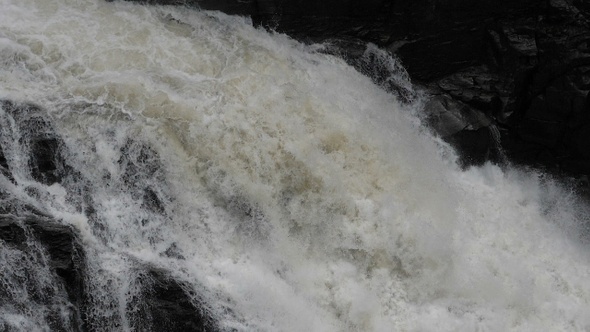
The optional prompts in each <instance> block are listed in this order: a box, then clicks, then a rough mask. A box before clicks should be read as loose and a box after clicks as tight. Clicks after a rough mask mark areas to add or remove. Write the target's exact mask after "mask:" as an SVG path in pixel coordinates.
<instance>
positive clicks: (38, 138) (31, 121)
mask: <svg viewBox="0 0 590 332" xmlns="http://www.w3.org/2000/svg"><path fill="white" fill-rule="evenodd" d="M0 107H1V108H2V109H3V110H4V111H5V112H6V114H7V115H8V116H10V117H12V119H13V120H14V123H15V124H16V126H17V128H18V131H19V133H18V134H16V133H14V132H13V130H14V129H13V128H8V127H9V126H7V125H5V126H4V127H5V128H3V129H4V131H5V133H3V135H6V136H9V135H12V137H11V138H12V141H13V142H14V143H16V142H18V144H17V145H18V148H19V149H21V150H23V151H27V152H28V153H27V154H28V156H29V161H28V166H29V169H30V175H31V177H32V178H33V179H34V180H36V181H38V182H41V183H43V184H47V185H51V184H53V183H56V182H60V181H62V180H63V176H64V175H65V174H66V173H67V170H66V168H67V165H66V163H65V160H64V158H63V155H62V151H61V149H62V146H63V142H62V140H61V139H60V138H59V136H58V135H57V133H56V132H55V130H54V128H53V126H52V124H51V120H50V119H49V117H48V115H47V113H45V112H44V111H43V110H42V109H41V108H39V107H37V106H35V105H31V104H17V103H13V102H11V101H8V100H0ZM15 129H16V128H15ZM17 137H19V139H18V140H17V139H16V138H17ZM2 148H3V149H6V148H7V147H2ZM3 156H4V155H3ZM2 159H3V161H4V164H2V163H1V161H2ZM4 165H5V167H4V168H5V169H8V168H9V165H8V162H7V161H6V158H5V157H4V158H0V169H2V168H1V167H2V166H4Z"/></svg>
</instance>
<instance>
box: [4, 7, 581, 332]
mask: <svg viewBox="0 0 590 332" xmlns="http://www.w3.org/2000/svg"><path fill="white" fill-rule="evenodd" d="M317 48H319V46H315V48H314V47H312V46H305V45H302V44H299V43H297V42H295V41H293V40H291V39H289V38H288V37H286V36H284V35H280V34H272V33H267V32H265V31H262V30H257V29H255V28H253V27H252V26H251V25H250V24H249V23H248V22H247V20H246V19H243V18H238V17H230V16H226V15H223V14H220V13H215V12H198V11H195V10H190V9H185V8H173V7H158V6H154V7H146V6H141V5H136V4H130V3H123V2H114V3H109V2H105V1H101V0H96V1H95V0H0V97H1V98H3V99H9V100H13V101H17V102H28V103H34V104H37V105H40V106H41V107H42V108H43V109H44V110H46V111H47V113H48V114H49V117H50V118H51V119H52V121H53V125H54V126H55V127H56V131H57V132H58V133H59V135H60V136H61V138H62V139H63V140H64V141H65V143H66V146H67V163H68V164H69V165H71V166H72V167H73V168H74V169H76V170H77V171H78V172H79V173H80V176H79V178H80V179H84V180H79V181H69V182H66V183H62V184H53V185H51V186H45V185H43V184H40V183H36V182H35V181H34V180H33V179H32V178H31V176H30V174H29V171H28V170H27V165H26V163H23V160H25V159H26V158H25V157H24V156H22V155H20V154H19V150H18V149H17V148H14V149H12V150H8V151H5V153H6V155H7V159H8V164H9V166H11V169H13V170H16V171H15V172H14V174H15V175H14V176H15V182H16V183H17V184H16V185H15V184H12V183H11V182H9V181H8V180H6V179H2V181H0V182H1V183H2V185H3V186H5V187H7V188H9V191H10V192H11V193H13V194H14V195H18V196H19V197H20V198H21V199H25V200H27V201H29V202H30V204H32V205H33V206H36V207H38V208H39V209H41V210H43V211H45V212H46V213H48V214H50V215H51V216H53V217H55V218H57V219H59V220H60V221H61V222H63V223H65V224H69V225H72V226H74V227H75V228H76V229H77V231H78V232H79V234H80V237H81V241H82V242H83V245H84V248H85V251H86V255H87V265H88V267H87V269H88V275H89V278H88V280H87V285H86V288H87V292H89V293H91V294H92V299H93V302H92V303H91V304H90V305H91V306H92V310H90V315H91V316H92V317H89V321H91V322H94V323H92V324H98V325H92V324H91V326H89V327H90V328H91V329H92V328H94V329H99V330H106V331H117V330H123V331H126V330H133V329H134V325H133V324H134V322H133V321H132V320H130V319H129V310H130V306H129V303H131V301H132V299H133V298H134V296H136V295H137V289H136V288H137V285H135V284H134V280H135V278H136V269H135V267H136V266H138V265H149V266H154V267H157V268H158V269H162V270H164V271H167V273H169V274H170V275H172V276H174V278H176V279H178V280H181V281H183V282H186V283H188V284H190V285H192V287H193V288H194V291H195V294H199V296H200V298H199V300H202V301H204V302H205V303H206V304H207V305H208V306H209V307H210V310H211V315H213V316H215V317H216V319H217V320H218V321H219V322H220V325H221V327H222V328H226V329H228V330H229V329H232V328H233V329H237V330H238V331H589V330H590V279H589V276H590V248H589V247H588V245H587V244H585V243H586V242H585V240H584V237H583V236H580V235H579V234H582V233H581V228H583V227H584V225H585V224H586V223H588V222H589V215H588V210H587V209H586V210H585V208H584V207H583V206H582V205H580V204H578V200H577V199H576V197H575V195H573V194H571V193H570V192H569V191H567V190H566V189H564V188H562V187H560V186H558V185H557V184H555V183H553V182H552V181H549V180H546V179H544V177H543V176H542V175H541V174H525V173H524V172H519V171H516V170H502V169H500V168H498V167H496V166H493V165H485V166H483V167H479V168H471V169H468V170H466V171H461V170H460V169H459V168H458V167H457V166H456V164H455V162H454V159H453V158H454V157H453V153H452V151H451V150H450V149H449V148H448V147H447V146H446V145H445V144H443V143H441V142H440V141H439V140H437V139H436V138H435V137H434V136H432V135H431V134H429V133H428V131H427V130H425V129H424V128H422V127H421V126H420V124H419V121H418V120H417V119H416V117H415V115H414V110H412V109H411V108H412V106H407V105H401V104H400V103H399V102H397V101H396V99H395V97H394V96H392V95H390V94H388V93H386V92H385V91H383V90H381V89H379V88H378V87H377V86H375V85H374V84H373V83H372V82H371V80H370V79H369V78H367V77H364V76H362V75H360V74H358V73H357V72H356V71H355V70H354V69H353V68H351V67H349V66H348V65H346V63H345V62H344V61H342V60H340V59H338V58H335V57H333V56H329V55H324V54H321V53H318V52H317ZM0 118H1V119H2V128H6V127H7V126H8V127H9V126H10V124H11V121H12V120H11V117H10V116H9V115H8V114H7V113H6V112H5V110H0ZM2 135H3V136H2V137H3V138H2V139H3V142H5V141H7V139H8V138H6V137H7V135H8V134H7V133H6V132H4V133H3V134H2ZM12 135H13V136H14V137H17V136H18V133H13V134H12ZM16 141H18V137H17V139H16ZM4 149H5V150H6V147H5V148H4ZM27 187H29V188H30V187H34V188H35V189H36V190H35V192H36V194H35V195H31V194H29V193H30V190H26V188H27ZM146 190H147V191H146ZM146 192H149V193H150V194H149V195H151V196H150V197H152V198H153V197H156V198H157V199H154V200H153V201H152V203H153V204H151V205H149V204H148V205H146V204H145V203H144V201H145V199H143V198H145V193H146ZM88 206H92V213H88V209H85V208H84V207H88ZM0 242H1V241H0ZM170 252H174V254H172V255H171V254H170ZM0 260H1V261H0V263H1V264H2V269H6V271H8V270H14V269H15V268H17V266H18V264H20V263H19V262H21V263H22V260H19V259H17V258H15V256H14V255H11V251H10V250H9V249H8V247H5V246H2V243H0ZM43 274H44V272H43V271H40V272H39V276H38V277H39V278H42V275H43ZM0 281H1V280H0ZM195 300H196V299H195ZM23 301H24V302H23V305H24V306H26V305H27V302H26V299H25V300H23ZM11 308H13V306H9V305H7V304H2V303H0V321H4V324H5V326H11V327H12V328H14V329H16V330H19V329H20V330H23V331H25V330H26V331H29V330H44V329H46V327H44V322H43V320H42V318H39V317H38V316H36V315H34V314H33V313H31V312H30V315H27V314H22V311H21V312H15V311H14V310H13V309H11ZM98 322H100V323H98ZM99 325H100V326H99Z"/></svg>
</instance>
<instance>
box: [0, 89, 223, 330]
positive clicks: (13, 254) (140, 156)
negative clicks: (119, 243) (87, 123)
mask: <svg viewBox="0 0 590 332" xmlns="http://www.w3.org/2000/svg"><path fill="white" fill-rule="evenodd" d="M0 108H1V109H2V118H1V119H0V120H1V121H0V129H1V131H0V133H1V135H0V136H1V139H0V171H1V173H2V175H0V176H4V177H5V178H6V179H7V180H8V181H4V182H1V181H0V199H1V200H2V204H1V205H0V264H1V265H2V267H3V268H2V269H0V309H1V310H0V330H2V331H22V330H23V329H25V330H43V329H47V328H49V329H50V330H51V331H94V330H101V328H102V327H105V328H106V329H109V328H111V327H112V326H120V323H118V322H116V320H117V319H119V320H120V318H121V317H118V316H113V317H106V316H100V319H103V320H109V319H111V320H113V321H114V323H113V322H107V323H105V322H104V321H99V319H97V318H96V317H94V316H95V315H94V312H96V311H97V310H98V311H103V310H104V308H97V307H96V306H97V305H100V304H101V303H102V302H100V301H98V302H97V301H95V300H96V299H95V298H93V296H94V294H93V293H92V289H91V288H92V287H94V286H92V287H91V286H89V285H88V282H89V280H91V279H92V278H93V277H94V276H92V275H88V273H89V272H88V271H89V270H88V264H89V263H88V259H91V258H89V257H88V256H87V251H88V249H87V248H84V246H83V243H82V241H81V240H80V234H79V233H78V231H77V230H76V229H74V228H73V227H72V226H69V225H67V224H64V223H62V222H61V221H60V220H59V219H58V218H55V217H53V216H52V215H51V213H49V212H47V211H46V210H45V209H44V206H46V204H50V203H49V202H46V200H47V199H48V197H47V193H46V192H44V188H46V187H49V186H51V185H54V184H57V186H58V187H59V188H60V190H61V189H63V190H64V191H65V193H66V197H67V198H66V199H67V200H68V201H69V202H70V203H71V204H72V206H76V207H77V208H78V209H79V211H78V212H79V213H83V214H85V215H86V217H87V218H88V219H89V220H90V222H89V223H90V226H91V227H93V226H97V225H93V220H94V218H95V217H96V216H95V214H96V211H97V209H96V207H95V206H93V204H94V201H93V199H92V197H91V193H92V192H93V188H92V187H91V186H92V184H91V182H90V181H88V180H85V179H84V177H83V175H82V173H81V172H79V171H77V170H76V169H75V168H74V167H73V166H70V165H68V162H67V158H66V156H67V155H68V151H67V147H66V145H65V142H64V140H63V139H62V138H61V137H60V134H59V133H58V132H57V131H56V130H55V128H54V127H53V125H52V121H51V117H50V116H49V115H48V114H47V113H46V112H45V111H44V110H43V109H42V108H41V107H38V106H35V105H30V104H18V103H14V102H11V101H7V100H0ZM5 152H6V153H5ZM15 152H18V153H19V155H18V156H16V155H15ZM23 155H24V156H28V158H24V159H23V158H22V156H23ZM23 160H24V161H23ZM119 164H120V166H121V169H122V170H123V172H122V176H121V179H118V181H120V182H121V183H122V186H123V187H125V188H127V190H129V191H132V192H137V193H140V194H138V196H137V197H136V198H137V199H138V200H140V201H141V202H142V203H141V206H142V208H143V209H144V210H145V211H147V212H149V214H146V216H147V215H150V216H152V217H154V216H163V215H165V213H166V211H165V209H164V205H163V204H164V203H163V200H164V199H165V197H163V192H164V188H161V186H160V187H156V185H155V184H154V185H149V186H144V185H142V183H145V182H146V181H139V180H146V179H151V180H158V179H159V180H162V179H161V177H162V176H163V173H162V170H161V165H160V164H159V156H158V155H157V153H155V152H154V151H153V150H152V149H150V147H149V146H147V145H144V144H143V143H141V142H135V141H129V143H128V144H127V145H126V146H125V147H124V148H123V149H122V151H121V159H120V160H119ZM35 181H36V182H37V184H34V182H35ZM19 182H22V183H19ZM147 183H151V182H150V181H147ZM19 187H21V188H19ZM84 188H85V189H84ZM21 189H22V191H23V194H22V195H20V194H15V193H17V192H20V191H21ZM81 191H82V192H81ZM33 202H36V203H33ZM35 204H36V205H35ZM33 205H35V206H33ZM145 222H146V223H147V222H149V220H147V219H146V220H145ZM98 226H99V225H98ZM95 235H96V236H97V237H100V232H99V231H96V230H95ZM177 251H178V250H177V249H176V250H175V249H174V248H172V247H171V248H170V249H169V250H167V251H166V253H165V254H166V255H168V256H170V257H174V258H176V259H184V258H183V257H182V255H181V254H180V253H179V252H177ZM137 269H138V270H139V272H138V273H137V274H138V275H140V276H141V277H140V279H141V280H138V281H137V283H139V284H140V285H141V292H140V294H139V296H136V297H132V298H130V299H125V300H122V301H123V302H122V303H123V306H124V314H125V315H126V316H127V317H126V319H128V321H130V322H132V323H133V324H131V325H130V328H131V329H132V330H134V331H215V330H218V328H217V327H216V323H215V320H214V319H213V318H212V314H211V313H209V311H208V310H207V304H206V303H204V302H203V301H202V300H201V299H200V298H199V296H198V294H195V293H194V290H191V288H190V287H189V285H188V284H185V283H183V282H182V281H179V280H175V279H174V278H172V277H171V276H170V275H168V274H166V273H164V272H162V271H160V270H158V269H156V268H153V267H151V266H148V265H147V264H144V263H141V262H139V263H138V264H137ZM120 301H121V300H120ZM11 317H17V318H15V319H12V318H11ZM18 317H20V318H18ZM22 324H25V325H22Z"/></svg>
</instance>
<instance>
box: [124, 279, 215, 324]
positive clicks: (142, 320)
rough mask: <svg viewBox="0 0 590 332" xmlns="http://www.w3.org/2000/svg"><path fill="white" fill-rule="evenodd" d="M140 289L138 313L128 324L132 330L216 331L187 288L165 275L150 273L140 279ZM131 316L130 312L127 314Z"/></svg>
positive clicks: (201, 306)
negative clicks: (132, 324)
mask: <svg viewBox="0 0 590 332" xmlns="http://www.w3.org/2000/svg"><path fill="white" fill-rule="evenodd" d="M138 282H139V283H140V284H141V285H142V294H141V299H138V301H139V302H140V303H139V305H138V304H136V303H130V306H133V305H136V306H137V307H138V308H139V310H137V311H135V314H134V315H132V317H131V320H132V321H133V322H135V327H136V330H138V331H139V330H149V331H169V332H177V331H178V332H205V331H216V330H218V329H217V327H216V326H215V322H214V321H213V320H212V319H211V316H210V314H209V313H207V312H206V306H204V305H203V304H202V303H195V300H194V299H195V297H196V295H195V294H191V293H190V292H191V291H190V289H191V288H190V287H189V286H188V285H185V284H183V283H182V282H179V281H178V280H175V279H173V278H171V277H170V276H168V275H167V274H166V272H164V271H160V270H157V269H150V270H148V271H147V272H146V273H143V274H141V275H140V279H139V280H138ZM130 312H132V313H133V312H134V310H130Z"/></svg>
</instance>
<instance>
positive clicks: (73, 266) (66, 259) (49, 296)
mask: <svg viewBox="0 0 590 332" xmlns="http://www.w3.org/2000/svg"><path fill="white" fill-rule="evenodd" d="M2 241H4V243H6V244H8V245H9V246H11V247H12V248H13V249H14V250H16V252H17V253H18V254H17V253H12V255H13V256H14V255H20V256H21V257H22V258H21V259H22V260H23V264H22V266H21V267H20V269H22V272H20V273H19V274H17V275H21V276H22V278H19V277H15V276H12V277H9V276H3V273H0V276H2V278H3V279H4V282H5V283H6V282H7V283H8V284H6V286H7V287H11V288H20V289H22V290H23V291H25V292H26V293H27V294H28V297H29V300H28V301H33V302H34V303H35V305H38V306H42V307H45V308H48V309H46V311H47V312H46V314H45V320H46V323H47V324H48V325H49V326H50V327H51V329H52V330H54V331H67V330H72V329H74V330H76V331H80V330H84V323H83V318H82V312H83V311H84V296H85V295H84V294H85V292H84V281H83V278H84V264H85V263H84V252H83V250H82V247H81V246H80V244H79V242H78V240H77V236H76V235H75V233H74V232H73V230H72V229H71V228H70V227H68V226H65V225H61V224H59V223H57V222H56V221H55V220H51V219H49V218H46V217H41V216H38V215H36V214H31V213H26V212H25V213H23V215H20V216H17V215H3V216H2V217H1V218H0V243H1V242H2ZM43 257H46V258H47V260H46V259H44V258H43ZM41 275H52V276H53V277H52V278H48V277H47V276H45V277H41ZM6 278H8V279H6ZM48 281H49V282H51V283H47V282H48ZM3 285H4V284H3ZM3 287H4V286H2V287H0V302H4V303H10V304H12V305H15V304H17V305H18V304H19V301H23V300H24V299H15V298H13V295H11V294H12V290H10V289H4V288H3ZM22 305H27V306H30V305H31V303H30V302H23V303H22ZM64 307H65V310H66V312H67V315H65V316H64ZM29 309H33V308H29Z"/></svg>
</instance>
